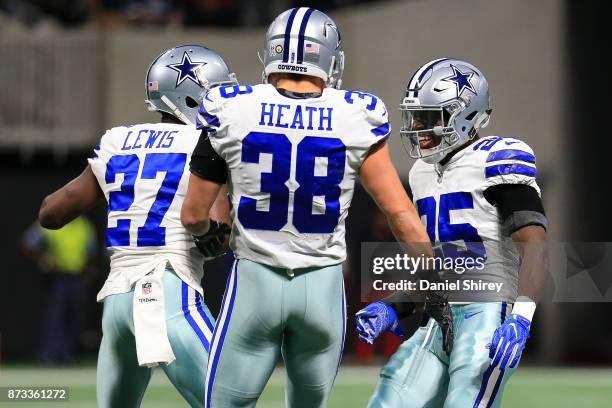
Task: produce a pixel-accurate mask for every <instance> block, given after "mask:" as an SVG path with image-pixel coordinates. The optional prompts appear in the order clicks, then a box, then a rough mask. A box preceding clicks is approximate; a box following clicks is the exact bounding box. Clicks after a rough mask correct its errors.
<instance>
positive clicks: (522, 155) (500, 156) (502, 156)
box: [487, 149, 536, 163]
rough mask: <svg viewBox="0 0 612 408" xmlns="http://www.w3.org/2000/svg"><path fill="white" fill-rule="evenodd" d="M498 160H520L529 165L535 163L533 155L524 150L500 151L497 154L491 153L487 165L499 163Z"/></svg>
mask: <svg viewBox="0 0 612 408" xmlns="http://www.w3.org/2000/svg"><path fill="white" fill-rule="evenodd" d="M498 160H520V161H524V162H527V163H535V162H536V159H535V156H534V155H533V154H531V153H528V152H525V151H523V150H513V149H508V150H499V151H497V152H491V153H489V157H487V163H488V162H493V161H498Z"/></svg>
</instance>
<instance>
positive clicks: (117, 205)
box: [105, 153, 187, 247]
mask: <svg viewBox="0 0 612 408" xmlns="http://www.w3.org/2000/svg"><path fill="white" fill-rule="evenodd" d="M186 162H187V154H186V153H148V154H147V155H145V158H144V164H143V168H142V173H141V175H140V180H146V179H155V178H156V177H157V173H159V172H161V171H164V172H165V173H166V174H165V176H164V179H163V181H162V183H161V185H160V187H159V190H158V191H157V195H156V197H155V200H154V201H153V203H152V204H151V208H150V209H149V212H148V214H147V218H146V220H145V223H144V224H143V225H142V226H140V227H138V229H137V235H136V245H137V246H139V247H142V246H163V245H165V243H166V231H165V230H166V229H165V227H161V226H160V225H161V222H162V221H163V219H164V217H165V215H166V212H167V211H168V209H169V208H170V206H171V205H172V202H173V201H174V196H175V195H176V191H177V190H178V186H179V183H180V180H181V178H182V176H183V173H184V171H185V163H186ZM140 164H141V162H140V159H139V157H138V155H136V154H128V155H115V156H112V157H111V158H110V160H109V161H108V163H107V165H106V174H105V181H106V183H107V184H110V183H114V182H115V180H116V176H117V175H118V174H124V178H123V181H122V183H121V186H120V187H119V190H117V191H111V192H110V193H109V198H108V212H109V213H110V212H114V211H128V210H129V209H130V207H131V206H132V204H133V203H134V200H135V192H134V188H135V184H136V182H137V177H138V172H139V170H140ZM131 223H132V220H131V219H118V220H117V226H116V227H107V229H106V246H108V247H115V246H129V245H130V227H131Z"/></svg>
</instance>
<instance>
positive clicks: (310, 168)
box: [237, 131, 346, 233]
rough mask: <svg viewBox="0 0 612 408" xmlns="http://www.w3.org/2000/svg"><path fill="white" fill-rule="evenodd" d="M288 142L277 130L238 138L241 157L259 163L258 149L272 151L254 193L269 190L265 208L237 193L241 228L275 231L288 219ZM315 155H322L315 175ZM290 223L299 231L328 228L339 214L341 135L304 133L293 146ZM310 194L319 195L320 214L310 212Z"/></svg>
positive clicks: (343, 152) (343, 155)
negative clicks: (322, 172)
mask: <svg viewBox="0 0 612 408" xmlns="http://www.w3.org/2000/svg"><path fill="white" fill-rule="evenodd" d="M291 151H292V144H291V142H290V140H289V138H288V137H287V136H286V135H285V134H283V133H271V132H257V131H252V132H249V133H248V134H247V135H246V136H245V137H244V139H243V141H242V158H241V160H242V162H245V163H259V157H260V154H261V153H268V154H271V155H272V169H271V171H270V172H267V173H263V172H262V173H261V179H260V185H261V187H260V192H264V193H269V194H270V198H269V203H270V204H269V209H268V210H267V211H261V210H257V209H256V205H257V200H256V199H253V198H251V197H247V196H241V197H240V201H239V204H238V209H237V217H238V220H239V221H240V223H241V224H242V225H243V226H244V227H245V228H252V229H260V230H268V231H279V230H280V229H281V228H282V227H284V226H285V225H286V224H287V222H288V219H289V195H290V192H289V188H288V187H287V186H286V183H287V181H289V179H290V178H291V166H292V163H291ZM316 157H324V158H327V159H328V163H327V175H326V176H324V177H323V176H315V174H314V171H315V161H316ZM295 166H296V171H295V181H296V182H297V183H298V184H299V187H298V188H296V189H295V191H294V200H293V219H292V224H293V226H294V227H295V228H296V229H297V230H298V232H300V233H331V232H333V230H334V229H335V227H336V226H337V225H338V219H339V218H340V195H341V193H342V190H341V188H340V183H341V182H342V180H344V169H345V166H346V146H345V145H344V143H342V140H341V139H338V138H329V137H319V136H306V137H304V138H303V139H302V140H301V141H300V142H299V143H298V145H297V152H296V163H295ZM314 196H325V213H324V214H313V213H312V207H313V200H314Z"/></svg>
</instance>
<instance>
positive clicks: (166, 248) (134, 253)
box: [89, 123, 203, 300]
mask: <svg viewBox="0 0 612 408" xmlns="http://www.w3.org/2000/svg"><path fill="white" fill-rule="evenodd" d="M200 133H201V132H200V131H199V130H196V129H195V127H193V126H186V125H179V124H169V123H154V124H152V123H147V124H139V125H134V126H123V127H116V128H113V129H110V130H108V131H107V132H106V133H105V134H104V136H102V140H101V141H100V145H99V146H97V147H96V149H95V150H94V157H93V158H91V159H89V164H90V165H91V168H92V170H93V172H94V174H95V176H96V178H97V179H98V183H99V184H100V188H101V190H102V192H103V193H104V196H105V197H106V200H107V201H108V224H107V229H106V246H107V247H108V248H109V250H110V251H111V272H110V274H109V277H108V279H107V281H106V283H105V285H104V287H103V288H102V290H101V291H100V293H99V294H98V300H102V299H104V297H106V296H108V295H110V294H114V293H124V292H127V291H129V290H130V289H131V286H132V284H133V283H134V282H135V281H137V280H138V279H140V278H141V277H142V276H144V275H145V274H146V273H148V272H150V271H151V270H153V269H154V268H155V267H156V266H157V265H158V264H159V263H161V262H166V261H169V262H170V263H171V265H172V267H173V268H174V270H175V271H176V273H177V274H178V275H179V276H180V277H181V279H183V281H185V282H186V283H188V284H189V285H190V286H192V287H193V288H194V289H196V290H198V291H200V292H201V291H202V288H201V286H200V281H201V279H202V274H203V270H202V265H203V257H202V255H201V254H200V252H199V251H198V250H197V248H196V247H195V244H194V243H193V239H192V237H191V235H190V234H189V233H188V232H187V231H186V230H185V228H183V225H182V224H181V218H180V214H181V205H182V203H183V199H184V198H185V193H186V192H187V184H188V181H189V170H188V166H189V160H190V157H191V153H192V152H193V149H194V147H195V145H196V143H197V141H198V138H199V136H200Z"/></svg>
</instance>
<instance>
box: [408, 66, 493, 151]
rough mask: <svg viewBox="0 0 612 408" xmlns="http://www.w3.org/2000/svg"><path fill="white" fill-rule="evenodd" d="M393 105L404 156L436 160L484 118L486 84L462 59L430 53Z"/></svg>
mask: <svg viewBox="0 0 612 408" xmlns="http://www.w3.org/2000/svg"><path fill="white" fill-rule="evenodd" d="M399 109H400V111H401V113H402V121H403V126H402V128H401V129H400V136H401V138H402V142H403V143H404V147H406V149H407V150H408V152H409V154H410V157H412V158H414V159H423V160H424V161H425V162H427V163H438V162H439V161H440V160H442V159H443V158H444V157H445V156H446V155H447V154H448V153H450V152H451V151H452V150H454V149H455V148H457V147H459V146H461V145H463V144H464V143H466V142H467V141H469V140H471V139H472V138H473V137H474V136H475V135H476V134H477V132H478V129H480V128H484V127H486V126H487V124H488V123H489V117H490V114H491V108H490V102H489V84H488V83H487V80H486V78H485V77H484V75H483V74H482V72H480V71H479V70H478V68H476V67H475V66H474V65H472V64H470V63H468V62H465V61H461V60H457V59H450V58H440V59H436V60H433V61H430V62H428V63H427V64H425V65H423V66H422V67H421V68H419V69H418V71H416V72H415V73H414V75H412V78H410V81H409V82H408V86H407V87H406V96H405V97H404V99H403V101H402V103H401V104H400V108H399Z"/></svg>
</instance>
